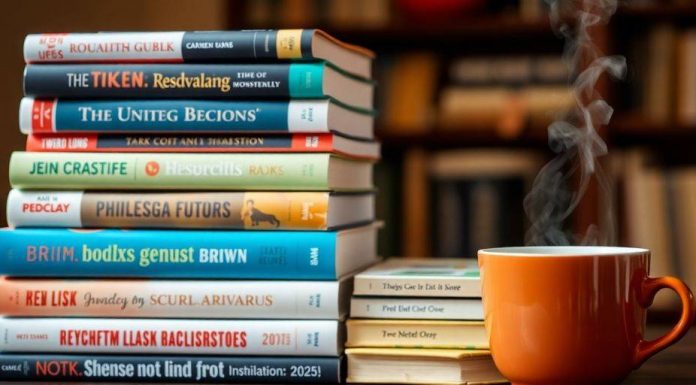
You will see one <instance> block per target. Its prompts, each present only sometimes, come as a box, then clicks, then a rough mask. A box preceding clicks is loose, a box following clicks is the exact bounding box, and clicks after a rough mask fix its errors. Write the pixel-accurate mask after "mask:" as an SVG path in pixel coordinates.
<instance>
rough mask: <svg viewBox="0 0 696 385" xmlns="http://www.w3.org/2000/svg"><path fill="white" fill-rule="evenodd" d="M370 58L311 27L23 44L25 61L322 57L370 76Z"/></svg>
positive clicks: (40, 39) (109, 35)
mask: <svg viewBox="0 0 696 385" xmlns="http://www.w3.org/2000/svg"><path fill="white" fill-rule="evenodd" d="M303 12H307V9H306V8H304V9H303ZM337 53H338V54H337ZM373 58H374V53H373V52H371V51H370V50H367V49H365V48H362V47H357V46H354V45H350V44H346V43H344V42H341V41H339V40H337V39H335V38H333V37H331V36H330V35H328V34H327V33H325V32H323V31H320V30H316V29H279V30H261V29H257V30H242V31H186V32H183V31H173V32H98V33H45V34H31V35H28V36H27V37H26V39H25V40H24V61H25V62H26V63H75V62H79V63H113V62H120V63H137V62H148V63H155V62H161V63H179V62H204V63H210V62H236V61H267V60H274V59H294V60H313V59H323V60H328V61H331V62H332V63H333V64H335V65H337V66H339V67H341V68H342V69H344V70H345V71H348V72H351V73H353V74H355V75H357V76H362V77H364V78H369V77H370V76H371V73H372V71H371V64H372V59H373Z"/></svg>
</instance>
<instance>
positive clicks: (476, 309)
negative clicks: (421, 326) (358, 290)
mask: <svg viewBox="0 0 696 385" xmlns="http://www.w3.org/2000/svg"><path fill="white" fill-rule="evenodd" d="M350 316H351V317H353V318H382V319H437V320H483V304H482V303H481V300H480V299H472V298H424V297H421V298H405V297H353V298H352V299H351V300H350Z"/></svg>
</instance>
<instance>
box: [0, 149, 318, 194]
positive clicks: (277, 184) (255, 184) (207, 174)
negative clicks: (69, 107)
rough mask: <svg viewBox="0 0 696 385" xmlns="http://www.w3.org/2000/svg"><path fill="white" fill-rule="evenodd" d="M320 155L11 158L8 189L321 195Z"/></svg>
mask: <svg viewBox="0 0 696 385" xmlns="http://www.w3.org/2000/svg"><path fill="white" fill-rule="evenodd" d="M328 163H329V156H328V155H326V154H163V153H159V154H150V153H129V154H117V153H51V152H36V153H34V152H15V153H13V154H12V157H11V159H10V171H9V173H10V183H11V184H12V186H13V187H16V188H26V189H57V190H66V189H68V190H71V189H72V190H76V189H77V190H83V189H101V190H108V189H117V190H121V189H160V190H162V189H171V190H176V189H179V190H182V189H184V190H188V189H190V188H191V186H196V190H327V189H328V186H327V184H328V168H329V167H328Z"/></svg>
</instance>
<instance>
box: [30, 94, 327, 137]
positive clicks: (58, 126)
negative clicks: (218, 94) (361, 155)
mask: <svg viewBox="0 0 696 385" xmlns="http://www.w3.org/2000/svg"><path fill="white" fill-rule="evenodd" d="M328 109H329V102H328V101H326V100H294V101H253V102H249V101H231V100H211V99H208V100H189V99H176V100H166V99H160V100H138V99H131V100H127V99H123V100H119V99H111V100H103V99H101V100H100V99H92V100H81V99H77V100H76V99H33V98H24V99H22V102H21V103H20V128H21V130H22V132H24V133H52V132H112V133H148V132H197V133H201V132H207V133H213V132H215V133H237V132H239V133H242V132H267V133H268V132H274V133H287V132H314V133H316V132H328V131H329V127H328V120H327V118H328ZM40 111H48V112H47V113H46V114H41V112H40ZM37 113H38V114H39V115H47V114H50V118H46V119H37V118H36V116H37Z"/></svg>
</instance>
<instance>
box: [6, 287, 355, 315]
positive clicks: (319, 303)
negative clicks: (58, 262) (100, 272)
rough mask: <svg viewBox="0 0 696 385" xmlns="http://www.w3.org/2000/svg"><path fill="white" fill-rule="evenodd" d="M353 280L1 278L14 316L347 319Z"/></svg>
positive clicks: (9, 313) (8, 304)
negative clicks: (345, 317)
mask: <svg viewBox="0 0 696 385" xmlns="http://www.w3.org/2000/svg"><path fill="white" fill-rule="evenodd" d="M350 290H351V282H350V280H349V279H344V280H341V281H326V282H307V281H207V280H200V281H199V280H196V281H189V280H173V281H172V280H169V281H168V280H144V279H143V280H115V279H100V280H87V279H85V280H81V279H14V278H5V277H4V278H0V309H1V310H0V314H2V315H5V316H13V317H75V316H77V317H108V318H129V317H134V318H220V319H224V318H227V319H230V318H241V319H250V318H251V319H253V318H257V319H332V320H338V319H343V317H344V316H345V315H346V314H347V310H348V297H349V296H350Z"/></svg>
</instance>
